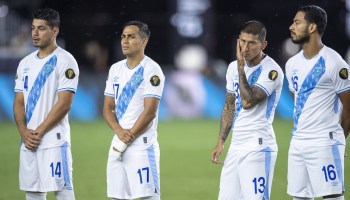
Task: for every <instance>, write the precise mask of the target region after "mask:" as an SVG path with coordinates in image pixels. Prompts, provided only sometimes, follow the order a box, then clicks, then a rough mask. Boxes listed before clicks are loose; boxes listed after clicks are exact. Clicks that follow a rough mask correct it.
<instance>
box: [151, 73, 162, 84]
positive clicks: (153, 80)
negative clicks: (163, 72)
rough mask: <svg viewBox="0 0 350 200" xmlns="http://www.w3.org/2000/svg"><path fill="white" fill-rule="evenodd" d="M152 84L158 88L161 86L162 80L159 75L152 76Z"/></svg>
mask: <svg viewBox="0 0 350 200" xmlns="http://www.w3.org/2000/svg"><path fill="white" fill-rule="evenodd" d="M150 82H151V84H152V85H153V86H158V85H159V84H160V79H159V77H158V76H157V75H154V76H152V78H151V80H150Z"/></svg>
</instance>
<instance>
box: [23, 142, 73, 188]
mask: <svg viewBox="0 0 350 200" xmlns="http://www.w3.org/2000/svg"><path fill="white" fill-rule="evenodd" d="M72 171H73V169H72V154H71V149H70V146H68V143H65V144H63V145H62V146H61V147H53V148H48V149H37V150H36V151H30V150H23V149H21V150H20V165H19V182H20V189H21V190H24V191H32V192H50V191H62V189H63V186H65V185H66V187H67V189H71V190H72V189H73V183H72V181H71V180H72Z"/></svg>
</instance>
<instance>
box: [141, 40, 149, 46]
mask: <svg viewBox="0 0 350 200" xmlns="http://www.w3.org/2000/svg"><path fill="white" fill-rule="evenodd" d="M147 43H148V39H146V38H143V41H142V46H143V47H144V48H145V47H146V45H147Z"/></svg>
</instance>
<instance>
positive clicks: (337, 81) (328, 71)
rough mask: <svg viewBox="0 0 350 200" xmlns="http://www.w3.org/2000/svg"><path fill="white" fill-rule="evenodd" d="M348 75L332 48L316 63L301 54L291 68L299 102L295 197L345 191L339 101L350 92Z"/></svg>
mask: <svg viewBox="0 0 350 200" xmlns="http://www.w3.org/2000/svg"><path fill="white" fill-rule="evenodd" d="M348 71H349V65H348V64H346V62H345V61H344V60H343V59H342V58H341V56H340V55H339V54H338V53H337V52H335V51H334V50H332V49H330V48H329V47H326V46H324V47H323V48H322V49H321V50H320V52H319V53H318V54H317V55H316V56H314V57H313V58H311V59H307V58H305V56H304V52H303V51H300V52H299V53H298V54H296V55H295V56H293V57H292V58H290V59H289V60H288V62H287V63H286V77H287V79H288V81H289V89H290V90H291V91H292V92H293V93H294V96H295V101H294V128H293V130H292V139H291V143H290V149H289V157H288V194H290V195H292V196H298V197H310V198H311V197H320V196H325V195H330V194H340V193H342V191H343V189H344V177H343V170H344V167H343V166H344V149H345V148H344V146H345V137H344V131H343V129H342V127H341V126H340V124H339V116H340V113H341V109H340V108H341V103H340V100H339V98H338V96H337V95H338V94H340V93H342V92H344V91H347V90H350V81H349V78H348ZM306 152H307V153H306ZM302 155H303V156H302ZM304 155H305V156H306V155H307V157H304ZM295 174H298V176H295Z"/></svg>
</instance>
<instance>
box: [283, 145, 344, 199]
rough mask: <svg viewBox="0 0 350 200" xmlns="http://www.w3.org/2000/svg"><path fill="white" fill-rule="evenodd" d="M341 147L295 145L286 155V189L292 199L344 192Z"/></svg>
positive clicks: (342, 147) (342, 149) (342, 148)
mask: <svg viewBox="0 0 350 200" xmlns="http://www.w3.org/2000/svg"><path fill="white" fill-rule="evenodd" d="M344 152H345V145H342V144H340V143H336V144H334V145H332V146H297V145H292V144H291V145H290V147H289V152H288V189H287V193H288V194H289V195H291V196H295V197H307V198H314V197H322V196H326V195H331V194H341V193H342V192H343V191H344Z"/></svg>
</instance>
